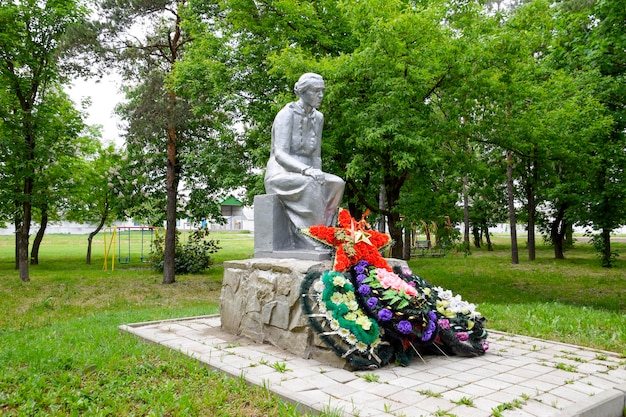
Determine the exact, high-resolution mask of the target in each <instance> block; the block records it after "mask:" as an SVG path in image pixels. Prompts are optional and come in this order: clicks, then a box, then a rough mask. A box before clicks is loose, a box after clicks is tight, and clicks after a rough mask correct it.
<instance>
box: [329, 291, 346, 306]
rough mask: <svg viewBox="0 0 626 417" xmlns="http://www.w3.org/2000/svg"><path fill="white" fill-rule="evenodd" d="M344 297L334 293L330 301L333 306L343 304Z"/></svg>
mask: <svg viewBox="0 0 626 417" xmlns="http://www.w3.org/2000/svg"><path fill="white" fill-rule="evenodd" d="M343 300H344V297H343V294H341V293H339V292H336V293H334V294H333V295H332V296H331V297H330V301H332V302H333V303H335V304H341V303H343Z"/></svg>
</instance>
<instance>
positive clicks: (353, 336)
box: [346, 333, 359, 345]
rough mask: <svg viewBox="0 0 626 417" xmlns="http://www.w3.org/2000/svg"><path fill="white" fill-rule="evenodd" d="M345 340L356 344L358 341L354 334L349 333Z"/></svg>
mask: <svg viewBox="0 0 626 417" xmlns="http://www.w3.org/2000/svg"><path fill="white" fill-rule="evenodd" d="M346 342H348V343H350V344H351V345H356V344H357V343H358V342H359V340H358V339H357V338H356V336H355V335H353V334H352V333H350V334H349V335H348V337H347V338H346Z"/></svg>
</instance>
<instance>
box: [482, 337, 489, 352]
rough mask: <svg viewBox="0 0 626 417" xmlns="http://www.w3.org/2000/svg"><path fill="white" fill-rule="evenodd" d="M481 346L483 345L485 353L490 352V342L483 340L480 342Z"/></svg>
mask: <svg viewBox="0 0 626 417" xmlns="http://www.w3.org/2000/svg"><path fill="white" fill-rule="evenodd" d="M480 344H481V345H482V347H483V350H484V351H485V352H486V351H488V350H489V340H487V339H483V340H481V341H480Z"/></svg>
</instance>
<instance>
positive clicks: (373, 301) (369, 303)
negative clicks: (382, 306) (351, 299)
mask: <svg viewBox="0 0 626 417" xmlns="http://www.w3.org/2000/svg"><path fill="white" fill-rule="evenodd" d="M377 305H378V298H376V297H370V298H368V299H367V308H369V309H370V310H372V309H373V308H374V307H376V306H377Z"/></svg>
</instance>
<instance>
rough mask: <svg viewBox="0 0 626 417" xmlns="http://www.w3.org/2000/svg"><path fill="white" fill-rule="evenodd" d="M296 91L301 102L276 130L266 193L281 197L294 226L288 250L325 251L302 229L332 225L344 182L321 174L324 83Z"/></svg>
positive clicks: (313, 77)
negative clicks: (301, 231) (305, 234)
mask: <svg viewBox="0 0 626 417" xmlns="http://www.w3.org/2000/svg"><path fill="white" fill-rule="evenodd" d="M294 91H295V93H296V95H297V96H298V98H299V99H298V100H297V101H295V102H292V103H289V104H287V105H286V106H285V107H283V109H282V110H280V111H279V112H278V114H277V115H276V118H275V119H274V124H273V125H272V147H271V153H270V159H269V161H268V163H267V169H266V172H265V190H266V192H267V194H270V195H272V194H274V195H276V196H277V197H278V199H279V200H280V203H281V204H282V207H283V210H284V212H285V214H286V217H287V218H288V220H289V223H290V224H289V227H288V229H290V230H284V231H282V233H284V235H283V236H282V237H281V238H280V239H283V242H288V243H286V244H283V245H282V246H283V248H285V249H288V250H294V249H295V250H326V249H325V247H323V246H321V245H319V244H317V243H315V242H314V241H312V240H310V239H308V238H306V237H304V236H303V235H301V234H299V233H298V229H303V228H307V227H310V226H312V225H317V224H323V225H327V226H328V225H330V224H331V223H332V222H333V219H334V217H335V215H336V212H337V207H338V206H339V203H340V202H341V198H342V196H343V190H344V186H345V182H344V181H343V180H342V179H341V178H339V177H338V176H336V175H333V174H329V173H325V172H323V171H322V159H321V143H322V128H323V124H324V116H323V115H322V113H320V112H319V111H317V108H318V107H319V105H320V104H321V102H322V98H323V97H324V80H323V79H322V77H321V76H320V75H318V74H313V73H306V74H303V75H302V76H301V77H300V79H299V80H298V82H297V83H296V84H295V87H294ZM255 204H256V202H255ZM261 215H263V214H262V213H261ZM255 220H256V216H255Z"/></svg>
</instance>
